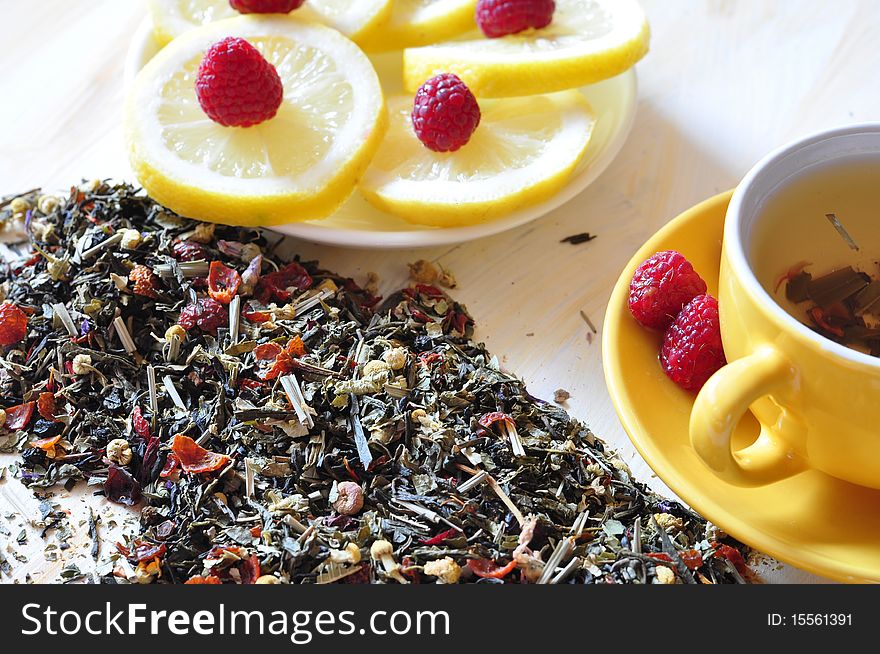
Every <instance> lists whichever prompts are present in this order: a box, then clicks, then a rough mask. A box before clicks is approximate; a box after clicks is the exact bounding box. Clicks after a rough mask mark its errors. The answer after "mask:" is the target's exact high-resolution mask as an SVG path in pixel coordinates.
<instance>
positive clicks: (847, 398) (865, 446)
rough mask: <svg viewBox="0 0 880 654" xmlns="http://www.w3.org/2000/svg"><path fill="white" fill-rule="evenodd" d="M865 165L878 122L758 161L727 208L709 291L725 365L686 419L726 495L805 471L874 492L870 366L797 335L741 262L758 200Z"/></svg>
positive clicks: (876, 373) (875, 148) (877, 425)
mask: <svg viewBox="0 0 880 654" xmlns="http://www.w3.org/2000/svg"><path fill="white" fill-rule="evenodd" d="M865 156H880V123H871V124H864V125H856V126H852V127H846V128H841V129H836V130H832V131H828V132H823V133H821V134H817V135H814V136H811V137H809V138H806V139H804V140H801V141H798V142H796V143H794V144H792V145H789V146H786V147H784V148H782V149H780V150H778V151H776V152H774V153H772V154H770V155H768V156H767V157H766V158H764V159H763V160H762V161H761V162H759V163H758V164H757V165H756V166H755V167H754V168H753V169H752V170H751V171H750V172H749V173H748V174H747V175H746V177H745V178H744V179H743V181H742V183H741V184H740V185H739V187H738V188H737V190H736V192H735V193H734V195H733V198H732V199H731V202H730V207H729V208H728V211H727V219H726V222H725V225H724V245H723V252H722V259H721V277H720V282H719V290H718V295H719V305H720V313H721V335H722V338H723V340H724V350H725V353H726V355H727V360H728V362H729V363H728V365H726V366H725V367H724V368H722V369H721V370H719V371H718V372H717V373H716V374H715V375H714V376H713V377H712V378H711V379H710V380H709V381H708V382H707V383H706V385H705V386H704V387H703V389H702V390H701V391H700V393H699V395H698V396H697V399H696V402H695V404H694V407H693V411H692V413H691V420H690V438H691V444H692V445H693V447H694V449H695V450H696V452H697V454H698V455H699V456H700V458H701V459H702V460H703V461H704V462H705V463H706V464H707V465H708V466H709V467H710V468H711V469H712V470H713V471H714V472H715V473H716V474H717V475H718V476H719V477H720V478H722V479H724V480H726V481H728V482H730V483H731V484H735V485H737V486H762V485H765V484H769V483H773V482H775V481H779V480H781V479H785V478H787V477H790V476H792V475H795V474H798V473H800V472H803V471H805V470H810V469H812V470H819V471H822V472H824V473H826V474H829V475H832V476H834V477H837V478H839V479H844V480H846V481H849V482H852V483H855V484H859V485H862V486H868V487H871V488H880V359H878V358H876V357H872V356H869V355H867V354H863V353H861V352H857V351H855V350H852V349H850V348H847V347H845V346H843V345H840V344H838V343H835V342H833V341H831V340H828V339H826V338H824V337H823V336H821V335H819V334H817V333H815V332H814V331H812V330H811V329H809V328H808V327H806V326H805V325H803V324H801V323H800V322H799V321H798V320H796V319H795V318H794V317H792V316H791V315H789V314H788V313H787V312H786V311H785V310H784V309H783V308H782V307H780V306H779V305H778V304H777V303H776V301H775V300H774V299H773V298H772V297H771V296H770V295H769V294H768V293H767V291H765V290H764V287H763V286H762V285H761V283H760V282H759V281H758V279H757V277H756V276H755V274H754V272H753V270H752V267H751V265H750V263H749V253H750V251H751V248H750V245H751V239H752V238H753V237H754V234H755V232H756V226H757V225H758V223H759V221H761V220H762V219H763V214H762V210H761V209H762V206H763V204H764V203H765V202H766V200H767V198H768V197H769V196H771V195H772V194H774V193H775V192H776V191H778V190H779V189H780V188H782V187H784V185H785V184H786V183H787V182H789V181H790V180H791V179H792V178H794V177H795V176H797V175H798V174H799V173H801V172H803V171H804V170H806V169H808V168H813V167H821V166H827V165H833V164H834V163H835V162H840V161H844V160H847V159H857V158H863V157H865ZM878 221H880V218H878ZM877 229H880V226H878V227H877ZM786 256H790V257H795V259H792V261H795V260H796V257H797V253H786V252H784V251H783V252H780V263H781V265H785V262H786V261H787V259H786V258H785V257H786ZM749 409H751V411H752V413H753V414H754V415H755V417H756V418H757V419H758V421H759V422H760V423H761V432H760V436H759V437H758V439H757V440H756V441H755V442H754V443H753V444H752V445H750V446H748V447H746V448H744V449H742V450H739V451H737V452H734V451H732V449H731V442H730V439H731V435H732V433H733V431H734V428H735V427H736V425H737V423H738V422H739V421H740V419H741V418H742V417H743V415H745V413H746V412H747V411H748V410H749Z"/></svg>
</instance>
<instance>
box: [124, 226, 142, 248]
mask: <svg viewBox="0 0 880 654" xmlns="http://www.w3.org/2000/svg"><path fill="white" fill-rule="evenodd" d="M140 244H141V233H140V232H139V231H138V230H136V229H123V230H122V240H121V241H120V242H119V245H120V247H122V249H123V250H135V249H137V246H138V245H140Z"/></svg>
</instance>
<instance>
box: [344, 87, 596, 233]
mask: <svg viewBox="0 0 880 654" xmlns="http://www.w3.org/2000/svg"><path fill="white" fill-rule="evenodd" d="M412 103H413V101H412V98H411V97H408V96H395V97H394V98H391V99H389V113H390V115H391V120H390V126H389V129H388V133H387V135H386V137H385V140H384V142H383V143H382V147H381V148H380V149H379V152H378V153H377V154H376V156H375V158H374V159H373V162H372V163H371V164H370V167H369V169H368V170H367V172H366V174H365V175H364V177H363V179H362V180H361V184H360V191H361V193H362V194H363V195H364V197H365V198H366V199H367V201H368V202H370V204H373V205H374V206H376V207H378V208H379V209H382V210H384V211H388V212H390V213H393V214H395V215H398V216H400V217H402V218H404V219H405V220H408V221H410V222H414V223H420V224H425V225H435V226H438V227H448V226H454V225H467V224H474V223H480V222H484V221H487V220H491V219H493V218H497V217H499V216H502V215H506V214H509V213H511V212H513V211H515V210H517V209H520V208H522V207H525V206H528V205H532V204H537V203H538V202H541V201H543V200H546V199H547V198H549V197H550V196H552V195H554V194H555V193H556V192H558V191H559V190H560V189H561V188H562V187H563V186H564V185H565V183H566V182H567V181H568V179H569V178H570V177H571V173H572V171H573V170H574V168H575V167H576V166H577V164H578V162H579V161H580V159H581V157H583V155H584V152H585V151H586V149H587V145H588V144H589V142H590V136H591V135H592V131H593V125H594V123H595V120H594V118H593V113H592V111H591V109H590V106H589V105H588V104H587V101H586V99H584V97H583V95H581V94H580V93H578V92H577V91H564V92H562V93H554V94H550V95H535V96H530V97H523V98H507V99H503V100H486V101H482V102H481V103H480V108H481V110H482V119H481V121H480V125H479V127H477V130H476V131H475V132H474V135H473V136H472V137H471V140H470V142H469V143H468V144H467V145H465V146H464V147H462V148H461V149H460V150H458V151H456V152H447V153H441V152H433V151H431V150H429V149H428V148H426V147H425V146H424V145H423V144H422V143H421V141H419V139H418V138H417V137H416V135H415V132H414V131H413V126H412V119H411V117H410V114H411V113H412Z"/></svg>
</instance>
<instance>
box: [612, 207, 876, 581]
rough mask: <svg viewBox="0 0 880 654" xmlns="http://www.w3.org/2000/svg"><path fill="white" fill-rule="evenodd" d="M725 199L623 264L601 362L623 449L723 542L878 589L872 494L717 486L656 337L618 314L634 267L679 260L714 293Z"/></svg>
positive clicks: (809, 485)
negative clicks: (668, 257) (655, 257)
mask: <svg viewBox="0 0 880 654" xmlns="http://www.w3.org/2000/svg"><path fill="white" fill-rule="evenodd" d="M730 196H731V193H730V192H728V193H723V194H721V195H718V196H716V197H714V198H711V199H710V200H707V201H705V202H703V203H702V204H699V205H697V206H696V207H694V208H692V209H690V210H689V211H686V212H685V213H683V214H682V215H681V216H679V217H678V218H676V219H675V220H673V221H672V222H670V223H669V224H668V225H666V226H665V227H664V228H663V229H661V230H660V231H659V232H657V233H656V234H655V235H654V236H653V237H652V238H651V239H650V240H649V241H648V242H647V243H646V244H645V245H644V246H643V247H642V248H641V250H639V252H638V253H637V254H636V255H635V256H634V257H633V259H632V261H630V262H629V264H628V265H627V267H626V269H625V270H624V271H623V274H622V275H621V276H620V279H619V280H618V281H617V285H616V286H615V288H614V293H613V295H612V296H611V300H610V302H609V304H608V311H607V313H606V317H605V329H604V337H603V346H602V348H603V349H602V357H603V362H604V366H605V378H606V381H607V383H608V390H609V392H610V393H611V399H612V401H613V402H614V406H615V408H616V410H617V414H618V415H619V416H620V420H621V422H622V423H623V427H624V429H626V432H627V433H628V434H629V437H630V440H632V442H633V444H634V445H635V446H636V448H637V449H638V451H639V453H640V454H641V455H642V456H643V457H644V459H645V460H646V461H647V462H648V464H649V465H650V466H651V467H652V468H653V469H654V471H655V472H656V473H657V475H659V477H660V478H661V479H662V480H663V481H664V482H666V484H667V485H668V486H669V487H670V488H671V489H672V490H673V491H675V493H677V494H678V495H679V497H681V498H682V499H683V500H684V501H685V502H687V503H688V504H689V505H690V506H691V507H693V508H694V510H696V511H697V512H699V513H700V514H701V515H703V516H704V517H705V518H707V519H708V520H711V521H712V522H713V523H715V524H716V525H718V526H719V527H721V528H722V529H724V530H725V531H726V532H727V533H729V534H730V535H731V536H733V537H735V538H737V539H739V540H740V541H742V542H744V543H746V544H748V545H750V546H751V547H754V548H755V549H757V550H759V551H761V552H765V553H767V554H770V555H772V556H774V557H775V558H777V559H779V560H781V561H785V562H787V563H790V564H791V565H794V566H797V567H799V568H803V569H805V570H809V571H810V572H814V573H816V574H819V575H824V576H827V577H832V578H834V579H838V580H840V581H848V582H869V581H870V582H880V491H878V490H870V489H867V488H863V487H860V486H855V485H852V484H849V483H847V482H843V481H840V480H838V479H835V478H833V477H829V476H827V475H825V474H823V473H819V472H815V471H809V472H805V473H802V474H800V475H797V476H795V477H792V478H790V479H786V480H785V481H781V482H777V483H775V484H771V485H769V486H764V487H762V488H738V487H735V486H731V485H729V484H727V483H725V482H723V481H721V480H720V479H718V478H717V477H716V476H715V475H714V474H713V473H712V472H711V471H710V470H709V468H707V467H706V466H705V465H704V464H703V463H702V461H700V460H699V459H698V458H697V455H696V454H695V453H694V451H693V450H692V449H691V446H690V440H689V438H688V420H689V417H690V412H691V406H692V405H693V402H694V395H692V394H690V393H687V392H685V391H682V390H681V389H679V388H678V387H677V386H675V384H673V383H672V382H671V381H670V380H669V379H667V377H666V375H665V374H664V373H663V371H662V369H661V368H660V362H659V359H658V352H659V350H660V342H661V336H660V335H659V334H656V333H653V332H650V331H648V330H646V329H644V328H642V327H641V326H640V325H639V324H638V323H636V321H635V320H634V319H633V318H632V316H631V315H630V313H629V309H628V306H627V298H628V295H629V282H630V279H632V275H633V272H634V271H635V269H636V267H637V266H638V264H639V263H641V262H642V261H644V260H645V259H647V258H648V257H649V256H651V255H652V254H654V253H655V252H658V251H660V250H678V251H679V252H681V253H682V254H684V255H685V256H686V257H687V258H688V259H689V260H690V261H691V262H692V263H693V264H694V268H696V270H697V271H698V272H699V273H700V274H701V275H702V276H703V279H705V280H706V283H707V284H708V286H709V292H710V293H712V294H715V293H716V292H717V290H718V272H719V267H720V262H721V238H722V232H723V227H724V215H725V212H726V210H727V204H728V202H729V201H730ZM757 435H758V423H757V421H756V420H755V419H754V418H752V416H751V414H748V415H747V416H746V419H744V420H743V421H742V424H740V426H739V428H738V429H737V432H736V434H735V436H734V445H735V447H737V448H740V447H745V446H746V445H749V444H750V443H751V442H752V441H753V440H754V439H755V438H756V437H757Z"/></svg>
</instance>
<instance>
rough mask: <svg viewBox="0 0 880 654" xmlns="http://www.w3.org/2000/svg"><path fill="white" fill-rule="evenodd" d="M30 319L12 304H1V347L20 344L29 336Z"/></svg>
mask: <svg viewBox="0 0 880 654" xmlns="http://www.w3.org/2000/svg"><path fill="white" fill-rule="evenodd" d="M27 331H28V317H27V314H26V313H25V312H24V311H22V310H21V309H19V308H18V307H17V306H16V305H14V304H12V302H4V303H3V304H0V345H2V346H9V345H15V344H16V343H20V342H21V341H23V340H24V338H25V336H27Z"/></svg>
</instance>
